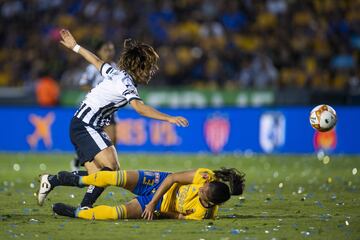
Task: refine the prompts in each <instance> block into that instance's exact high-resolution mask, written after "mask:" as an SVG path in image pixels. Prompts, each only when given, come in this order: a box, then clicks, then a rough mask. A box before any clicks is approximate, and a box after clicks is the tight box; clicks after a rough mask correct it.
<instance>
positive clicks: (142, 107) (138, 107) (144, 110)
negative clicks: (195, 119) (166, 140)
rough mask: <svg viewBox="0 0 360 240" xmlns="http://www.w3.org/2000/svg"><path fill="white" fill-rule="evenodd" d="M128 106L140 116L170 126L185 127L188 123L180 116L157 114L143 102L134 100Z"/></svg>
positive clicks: (157, 112) (156, 111)
mask: <svg viewBox="0 0 360 240" xmlns="http://www.w3.org/2000/svg"><path fill="white" fill-rule="evenodd" d="M130 105H131V106H132V107H133V108H134V109H135V111H136V112H137V113H139V114H140V115H142V116H145V117H148V118H153V119H157V120H162V121H167V122H169V123H172V124H176V125H177V126H179V127H180V126H181V127H187V126H188V125H189V122H188V120H187V119H186V118H184V117H181V116H176V117H174V116H170V115H167V114H165V113H162V112H159V111H158V110H156V109H155V108H153V107H150V106H148V105H146V104H144V102H143V101H141V100H137V99H134V100H132V101H131V102H130Z"/></svg>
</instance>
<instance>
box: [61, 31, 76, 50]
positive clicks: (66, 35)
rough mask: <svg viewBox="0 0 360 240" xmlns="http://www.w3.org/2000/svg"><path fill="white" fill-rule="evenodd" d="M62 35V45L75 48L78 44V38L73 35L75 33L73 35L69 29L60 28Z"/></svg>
mask: <svg viewBox="0 0 360 240" xmlns="http://www.w3.org/2000/svg"><path fill="white" fill-rule="evenodd" d="M60 36H61V39H62V40H61V41H60V43H61V44H62V45H64V46H65V47H67V48H70V49H73V48H74V47H75V45H76V40H75V38H74V37H73V35H71V33H70V32H69V30H67V29H61V30H60Z"/></svg>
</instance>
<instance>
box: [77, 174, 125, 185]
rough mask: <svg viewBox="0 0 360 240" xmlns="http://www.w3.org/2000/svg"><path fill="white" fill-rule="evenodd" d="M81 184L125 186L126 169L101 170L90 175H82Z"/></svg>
mask: <svg viewBox="0 0 360 240" xmlns="http://www.w3.org/2000/svg"><path fill="white" fill-rule="evenodd" d="M80 184H82V185H94V186H96V187H107V186H119V187H125V184H126V171H124V170H120V171H100V172H97V173H93V174H90V175H88V176H82V177H80Z"/></svg>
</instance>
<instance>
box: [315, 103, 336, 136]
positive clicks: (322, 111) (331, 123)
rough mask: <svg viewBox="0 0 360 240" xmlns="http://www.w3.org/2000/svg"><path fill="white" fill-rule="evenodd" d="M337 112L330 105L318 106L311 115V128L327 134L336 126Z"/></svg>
mask: <svg viewBox="0 0 360 240" xmlns="http://www.w3.org/2000/svg"><path fill="white" fill-rule="evenodd" d="M336 121H337V118H336V112H335V110H334V109H333V108H332V107H330V106H329V105H326V104H322V105H319V106H316V107H314V108H313V110H311V113H310V124H311V126H312V127H313V128H314V129H315V130H318V131H320V132H327V131H329V130H331V129H332V128H333V127H335V125H336Z"/></svg>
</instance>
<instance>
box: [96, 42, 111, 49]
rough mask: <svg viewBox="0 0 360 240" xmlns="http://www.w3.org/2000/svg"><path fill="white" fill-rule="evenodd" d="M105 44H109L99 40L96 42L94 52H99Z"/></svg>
mask: <svg viewBox="0 0 360 240" xmlns="http://www.w3.org/2000/svg"><path fill="white" fill-rule="evenodd" d="M107 43H109V42H106V41H104V40H99V41H97V42H96V43H95V51H96V52H98V51H100V49H101V48H102V47H103V46H104V45H105V44H107Z"/></svg>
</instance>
